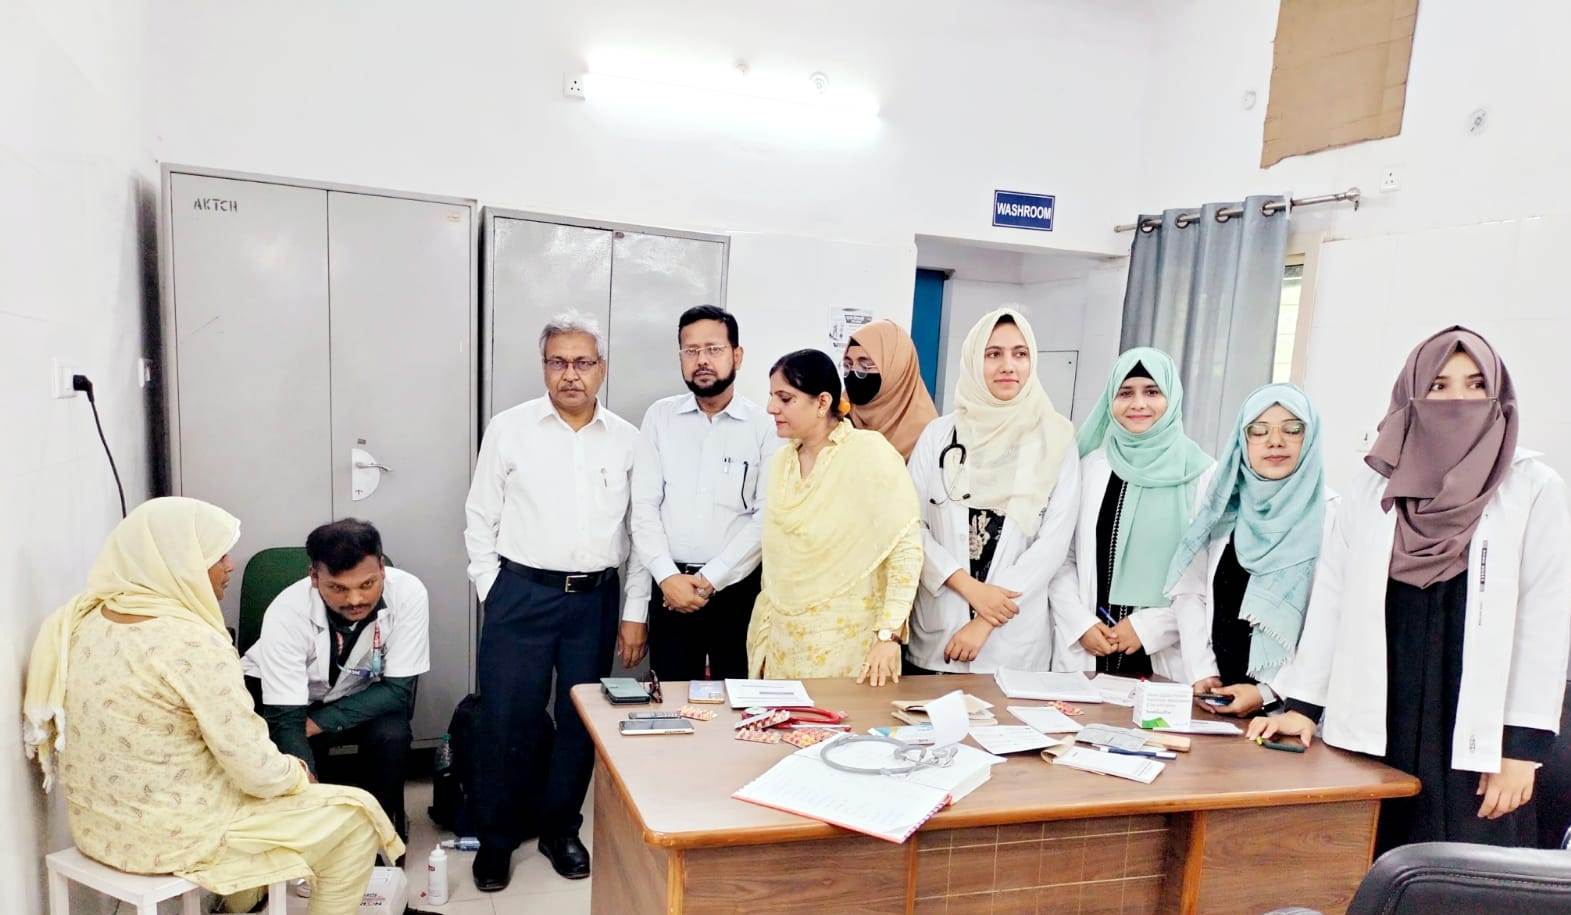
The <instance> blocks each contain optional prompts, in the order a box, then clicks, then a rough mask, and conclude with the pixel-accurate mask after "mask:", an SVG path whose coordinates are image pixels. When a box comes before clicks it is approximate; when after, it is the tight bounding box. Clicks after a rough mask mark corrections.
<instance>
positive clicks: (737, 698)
mask: <svg viewBox="0 0 1571 915" xmlns="http://www.w3.org/2000/svg"><path fill="white" fill-rule="evenodd" d="M725 694H726V699H727V701H728V702H729V703H730V705H731V707H732V708H753V707H754V706H764V707H768V708H810V707H811V706H812V705H813V700H812V699H810V698H809V697H808V695H807V687H805V686H803V685H802V681H801V680H727V681H725Z"/></svg>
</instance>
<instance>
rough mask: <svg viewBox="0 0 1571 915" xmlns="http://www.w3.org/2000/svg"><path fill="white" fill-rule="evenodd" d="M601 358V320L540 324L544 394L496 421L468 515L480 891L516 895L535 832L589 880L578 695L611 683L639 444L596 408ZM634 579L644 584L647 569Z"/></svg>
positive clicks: (589, 748) (590, 758) (571, 874)
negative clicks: (476, 640)
mask: <svg viewBox="0 0 1571 915" xmlns="http://www.w3.org/2000/svg"><path fill="white" fill-rule="evenodd" d="M605 352H606V350H605V340H604V337H603V336H602V335H601V332H600V326H599V324H598V323H597V322H596V321H595V320H594V319H592V318H589V317H587V316H585V315H582V314H578V313H576V312H573V313H568V314H563V315H558V316H557V317H556V318H553V319H552V320H551V322H550V323H548V324H547V325H546V326H545V329H544V330H543V331H542V332H541V334H540V356H541V362H542V365H543V367H544V372H545V388H546V396H544V397H539V398H536V399H534V400H531V401H527V402H525V403H522V404H519V405H518V406H516V407H513V408H511V409H509V410H504V411H503V412H501V413H498V414H497V415H496V416H494V417H492V418H491V422H490V423H489V424H488V425H487V426H486V430H485V437H484V438H483V439H482V440H481V443H480V456H479V459H478V460H477V461H476V464H475V474H474V481H473V483H472V484H471V485H470V489H469V499H468V501H467V502H466V504H465V511H466V515H467V518H468V523H467V526H466V527H465V529H464V540H465V544H466V546H467V548H468V551H469V577H470V578H471V579H472V580H473V581H474V584H475V589H476V591H477V592H478V594H479V595H480V599H481V601H483V607H484V612H485V616H484V620H483V624H482V627H481V630H480V651H479V657H478V661H477V664H476V675H477V680H478V684H479V691H480V716H479V724H478V728H477V731H478V735H477V741H478V746H480V747H481V748H482V751H481V752H480V753H479V754H478V759H477V771H476V789H475V801H474V804H473V808H474V809H473V810H472V811H471V813H472V814H473V816H474V821H475V822H476V824H477V828H476V833H477V835H478V837H479V839H480V850H479V851H478V852H477V853H476V855H475V861H474V876H475V886H476V888H478V889H480V890H482V891H485V892H496V891H498V890H501V889H504V888H505V887H506V886H507V884H508V882H509V881H510V880H511V874H510V866H511V863H512V853H513V850H514V849H515V848H517V847H518V845H519V844H520V843H521V842H522V841H523V839H524V838H525V837H526V836H527V835H529V834H530V831H531V827H534V828H535V830H536V831H537V833H538V835H539V837H540V842H539V847H540V851H541V853H542V854H544V855H545V856H546V857H547V858H549V859H550V860H551V865H552V867H553V868H554V869H555V870H556V872H557V873H558V874H560V875H561V876H563V877H567V878H569V879H581V878H583V877H587V876H589V851H588V849H586V848H585V847H584V844H583V842H581V841H579V838H578V830H579V828H580V827H581V826H582V825H583V816H582V815H581V813H580V810H581V809H582V807H583V804H584V796H585V794H586V792H587V790H588V787H589V777H590V773H591V771H592V769H593V765H594V747H593V744H592V743H591V742H590V739H589V734H588V732H587V731H585V730H584V725H583V722H582V721H581V720H580V719H579V717H578V713H577V711H576V710H574V708H573V704H572V700H571V698H570V696H569V691H570V690H571V689H572V688H573V687H574V686H577V685H579V684H581V683H594V682H596V681H598V680H599V679H600V678H601V677H604V676H606V675H607V674H609V673H610V672H611V660H612V657H613V653H614V651H615V645H616V639H617V619H618V616H619V611H620V610H621V603H622V589H621V583H620V581H619V579H618V573H617V570H618V568H619V567H620V566H621V565H622V563H623V562H625V561H626V560H627V559H628V555H629V553H630V538H629V536H628V531H627V506H628V488H629V477H630V475H631V473H632V468H633V455H634V451H635V449H636V447H637V443H638V430H637V429H635V428H634V427H633V426H632V425H630V424H629V423H628V422H626V421H625V420H623V419H622V418H621V417H619V416H617V415H616V414H614V413H612V412H611V411H610V410H607V409H606V408H605V406H604V405H602V404H601V403H600V401H599V399H598V397H597V396H596V395H598V393H599V391H600V386H601V385H602V384H603V383H604V381H605V377H606V358H605ZM628 572H629V576H630V577H633V578H634V580H636V579H639V578H642V577H643V573H642V571H641V570H640V567H639V566H638V564H637V561H636V560H635V561H634V562H633V563H632V564H630V566H629V569H628ZM553 673H554V674H555V677H554V684H553ZM553 685H554V686H555V690H556V709H555V720H556V724H555V739H554V741H553V740H552V739H551V735H552V723H551V719H550V717H548V716H547V714H546V706H547V703H548V701H549V697H550V696H551V692H552V687H553ZM546 747H549V748H550V749H549V758H548V759H547V758H546V756H547V752H546V750H545V748H546Z"/></svg>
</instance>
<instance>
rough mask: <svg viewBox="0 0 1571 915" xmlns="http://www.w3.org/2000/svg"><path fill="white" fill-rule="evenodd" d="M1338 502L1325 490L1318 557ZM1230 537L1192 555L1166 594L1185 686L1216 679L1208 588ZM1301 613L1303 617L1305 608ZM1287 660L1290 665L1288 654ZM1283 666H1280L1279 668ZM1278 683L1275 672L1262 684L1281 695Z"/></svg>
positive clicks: (1213, 596) (1213, 599)
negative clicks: (1201, 553) (1175, 617)
mask: <svg viewBox="0 0 1571 915" xmlns="http://www.w3.org/2000/svg"><path fill="white" fill-rule="evenodd" d="M1341 501H1342V500H1341V498H1340V497H1339V496H1337V494H1336V493H1335V492H1333V491H1332V490H1331V488H1330V487H1326V490H1325V503H1326V513H1325V519H1324V521H1323V523H1322V525H1321V529H1320V552H1321V555H1324V554H1325V552H1326V551H1327V550H1329V549H1330V548H1331V522H1332V520H1333V519H1334V518H1335V517H1336V511H1337V505H1338V503H1340V502H1341ZM1231 538H1232V533H1231V532H1229V533H1228V534H1226V535H1224V536H1221V537H1214V538H1212V540H1211V543H1210V545H1209V546H1207V547H1206V552H1205V555H1204V556H1196V557H1195V561H1194V562H1191V563H1190V564H1189V568H1188V569H1186V570H1184V574H1183V575H1182V576H1181V577H1180V578H1179V579H1178V581H1176V582H1174V584H1173V589H1172V590H1171V591H1169V592H1168V594H1169V595H1170V596H1171V597H1172V598H1173V612H1174V613H1175V614H1177V615H1178V647H1179V650H1180V651H1181V652H1182V653H1183V656H1184V670H1185V671H1186V673H1185V674H1184V682H1187V683H1195V682H1196V681H1199V680H1204V679H1205V678H1206V677H1215V676H1218V671H1217V667H1216V653H1215V652H1214V651H1213V650H1212V645H1211V629H1212V625H1211V624H1212V620H1213V619H1214V617H1215V616H1216V594H1215V592H1214V591H1213V590H1212V588H1213V586H1214V585H1215V584H1216V569H1217V566H1219V565H1221V564H1222V553H1224V552H1225V551H1226V550H1227V542H1228V540H1230V539H1231ZM1317 568H1318V566H1317ZM1311 593H1312V592H1311ZM1304 612H1305V614H1306V615H1307V613H1308V608H1307V607H1306V608H1305V611H1304ZM1299 631H1300V632H1302V631H1303V630H1302V629H1300V630H1299ZM1288 660H1289V662H1291V660H1292V656H1291V655H1289V657H1288ZM1286 667H1287V665H1285V664H1284V665H1283V667H1282V669H1283V670H1285V669H1286ZM1280 680H1281V670H1278V671H1277V676H1276V677H1273V678H1272V679H1270V680H1267V681H1266V685H1267V686H1269V687H1271V690H1272V691H1273V692H1275V693H1276V694H1277V695H1278V696H1280V695H1281V691H1280V690H1278V689H1277V686H1278V684H1279V683H1280ZM1225 685H1227V686H1232V685H1234V684H1231V683H1229V684H1225Z"/></svg>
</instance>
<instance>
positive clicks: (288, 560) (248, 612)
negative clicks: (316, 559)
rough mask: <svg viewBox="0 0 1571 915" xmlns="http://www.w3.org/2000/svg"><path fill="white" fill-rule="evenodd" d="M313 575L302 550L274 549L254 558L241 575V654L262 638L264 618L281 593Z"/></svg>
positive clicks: (293, 547)
mask: <svg viewBox="0 0 1571 915" xmlns="http://www.w3.org/2000/svg"><path fill="white" fill-rule="evenodd" d="M310 571H311V560H309V559H307V558H306V555H305V547H303V546H275V547H271V548H269V549H265V550H262V551H261V552H259V553H257V554H256V555H255V556H252V557H251V558H250V560H249V561H247V562H246V564H245V571H244V572H242V573H241V575H240V628H239V633H238V637H237V639H236V641H237V647H238V648H239V649H240V653H241V654H245V653H246V649H248V648H250V647H251V646H252V645H253V644H255V642H256V640H257V639H259V638H261V637H262V615H263V614H264V613H266V612H267V607H268V605H269V604H271V603H272V602H273V598H275V597H277V596H278V593H279V592H280V591H282V590H284V589H285V588H287V587H289V586H290V585H292V584H294V583H295V582H297V581H299V580H300V579H302V578H304V577H306V575H307V574H309V573H310Z"/></svg>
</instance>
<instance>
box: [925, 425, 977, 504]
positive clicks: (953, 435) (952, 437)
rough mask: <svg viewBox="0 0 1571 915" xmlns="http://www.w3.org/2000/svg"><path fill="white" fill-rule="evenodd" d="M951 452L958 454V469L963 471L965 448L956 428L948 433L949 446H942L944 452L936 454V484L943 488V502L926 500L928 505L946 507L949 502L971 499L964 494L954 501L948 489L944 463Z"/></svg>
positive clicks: (969, 495)
mask: <svg viewBox="0 0 1571 915" xmlns="http://www.w3.org/2000/svg"><path fill="white" fill-rule="evenodd" d="M951 451H958V452H960V469H961V470H964V469H965V466H966V446H964V445H962V444H960V430H959V429H958V428H957V429H954V430H952V431H951V432H950V433H949V444H947V445H945V446H944V450H942V451H940V452H938V482H939V484H940V485H942V486H943V487H944V501H942V502H940V501H938V500H937V499H928V500H927V501H928V504H930V505H947V504H949V503H950V502H964V501H966V500H967V499H969V498H971V494H970V493H965V494H964V495H962V496H960V498H959V499H956V498H955V494H954V492H953V491H951V490H950V488H949V477H948V476H947V475H946V474H945V473H944V461H945V460H947V459H948V457H949V452H951Z"/></svg>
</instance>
